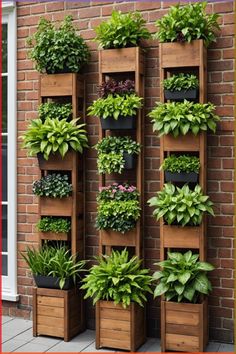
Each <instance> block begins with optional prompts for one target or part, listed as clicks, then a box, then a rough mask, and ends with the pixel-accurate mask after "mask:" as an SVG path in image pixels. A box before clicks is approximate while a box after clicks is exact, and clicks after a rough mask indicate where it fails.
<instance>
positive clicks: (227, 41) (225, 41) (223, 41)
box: [213, 37, 233, 48]
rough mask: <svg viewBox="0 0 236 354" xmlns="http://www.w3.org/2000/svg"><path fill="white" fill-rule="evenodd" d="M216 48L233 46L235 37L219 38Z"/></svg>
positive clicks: (215, 44)
mask: <svg viewBox="0 0 236 354" xmlns="http://www.w3.org/2000/svg"><path fill="white" fill-rule="evenodd" d="M213 45H214V48H231V47H233V38H227V37H226V38H217V41H216V43H214V44H213Z"/></svg>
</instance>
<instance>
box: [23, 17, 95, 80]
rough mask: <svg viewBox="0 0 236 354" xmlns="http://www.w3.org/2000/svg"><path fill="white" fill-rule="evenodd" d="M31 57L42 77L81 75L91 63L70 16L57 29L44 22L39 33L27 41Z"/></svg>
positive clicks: (40, 23)
mask: <svg viewBox="0 0 236 354" xmlns="http://www.w3.org/2000/svg"><path fill="white" fill-rule="evenodd" d="M27 43H28V45H29V46H30V47H31V48H32V49H30V50H29V57H30V58H31V59H32V60H33V61H35V62H36V69H37V70H38V71H39V72H42V73H45V72H46V73H48V74H54V73H61V72H79V71H80V69H81V68H82V66H83V65H84V64H86V63H87V61H88V59H89V50H88V47H87V45H86V43H85V41H84V39H83V38H82V37H81V36H80V35H78V34H76V29H75V28H74V27H73V24H72V17H71V16H66V17H65V19H64V21H63V22H62V23H61V25H60V26H59V27H58V28H56V27H55V26H54V25H53V24H52V22H51V21H49V20H47V19H45V18H41V19H40V21H39V24H38V27H37V31H36V32H35V33H34V34H33V35H32V36H30V37H29V38H28V39H27Z"/></svg>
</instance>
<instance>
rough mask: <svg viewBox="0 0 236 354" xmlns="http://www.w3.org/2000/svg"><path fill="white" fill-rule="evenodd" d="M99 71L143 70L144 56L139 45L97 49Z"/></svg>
mask: <svg viewBox="0 0 236 354" xmlns="http://www.w3.org/2000/svg"><path fill="white" fill-rule="evenodd" d="M99 66H100V67H99V72H100V73H107V74H108V73H120V72H132V71H136V70H139V72H140V73H141V74H142V73H143V71H144V56H143V51H142V49H141V48H140V47H132V48H120V49H103V50H100V51H99Z"/></svg>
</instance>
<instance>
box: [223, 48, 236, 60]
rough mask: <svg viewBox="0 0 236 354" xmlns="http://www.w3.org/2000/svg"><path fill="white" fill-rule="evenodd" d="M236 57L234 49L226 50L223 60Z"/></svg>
mask: <svg viewBox="0 0 236 354" xmlns="http://www.w3.org/2000/svg"><path fill="white" fill-rule="evenodd" d="M234 56H235V51H234V49H225V50H224V51H223V59H233V58H234Z"/></svg>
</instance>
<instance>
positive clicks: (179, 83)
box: [163, 73, 199, 91]
mask: <svg viewBox="0 0 236 354" xmlns="http://www.w3.org/2000/svg"><path fill="white" fill-rule="evenodd" d="M163 86H164V89H166V90H169V91H181V90H186V91H187V90H193V89H196V88H198V87H199V81H198V78H197V77H196V75H193V74H184V73H179V74H175V75H173V76H171V77H169V78H167V79H165V80H163Z"/></svg>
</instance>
